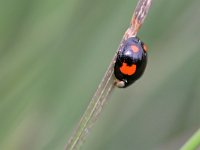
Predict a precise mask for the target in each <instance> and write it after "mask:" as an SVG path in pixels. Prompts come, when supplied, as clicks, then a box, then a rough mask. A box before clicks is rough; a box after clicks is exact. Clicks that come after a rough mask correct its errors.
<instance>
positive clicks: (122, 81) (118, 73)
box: [114, 37, 147, 88]
mask: <svg viewBox="0 0 200 150" xmlns="http://www.w3.org/2000/svg"><path fill="white" fill-rule="evenodd" d="M146 64H147V46H146V45H145V44H144V43H143V42H142V41H140V39H139V38H138V37H130V38H128V39H127V40H125V41H124V42H123V43H122V46H121V47H120V49H119V51H118V53H117V57H116V62H115V65H114V74H115V77H116V79H117V81H116V85H117V87H119V88H125V87H127V86H129V85H131V84H132V83H133V82H135V81H136V80H137V79H138V78H140V77H141V76H142V74H143V73H144V70H145V68H146Z"/></svg>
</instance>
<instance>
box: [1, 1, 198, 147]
mask: <svg viewBox="0 0 200 150" xmlns="http://www.w3.org/2000/svg"><path fill="white" fill-rule="evenodd" d="M136 3H137V1H136V0H101V1H100V0H29V1H27V0H1V1H0V70H1V71H0V149H1V150H59V149H63V148H64V145H65V143H66V141H67V139H68V138H69V136H70V135H71V133H72V131H73V129H74V127H75V126H76V124H77V123H78V121H79V119H80V117H81V115H82V114H83V112H84V110H85V108H86V107H87V104H88V103H89V101H90V99H91V97H92V95H93V93H94V92H95V90H96V88H97V86H98V84H99V82H100V81H101V78H102V77H103V74H104V72H105V71H106V68H107V66H108V64H109V63H110V61H111V58H112V57H113V55H114V53H115V51H116V49H117V47H118V44H119V42H120V40H121V38H122V35H123V33H124V31H125V30H126V29H127V27H128V25H129V22H130V19H131V16H132V13H133V9H134V8H135V5H136ZM199 5H200V1H199V0H191V1H188V0H176V1H175V0H154V1H153V5H152V7H151V9H150V13H149V15H148V17H147V19H146V21H145V23H144V25H143V27H142V28H141V30H140V33H139V37H140V38H141V39H142V40H143V41H144V42H145V43H146V44H147V45H148V47H149V61H148V65H147V69H146V71H145V74H144V75H143V77H142V78H141V79H140V80H139V81H137V82H136V83H135V84H134V85H133V86H131V87H129V88H127V89H115V91H114V93H113V94H112V96H111V98H110V99H109V102H108V103H107V105H106V107H105V109H104V112H103V114H102V115H101V116H100V118H99V120H98V121H97V122H96V124H95V126H94V128H93V130H92V132H91V133H90V135H89V136H88V138H87V140H86V142H85V144H84V145H83V147H82V149H83V150H176V149H179V147H180V146H181V145H182V144H183V143H184V142H185V141H186V140H187V138H188V137H190V136H191V135H192V134H193V132H194V131H195V130H196V129H197V128H198V127H200V92H199V91H200V69H199V68H200V67H199V65H200V40H199V39H200V30H199V27H200V19H199V16H200V9H199Z"/></svg>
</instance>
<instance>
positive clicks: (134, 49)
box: [131, 45, 139, 53]
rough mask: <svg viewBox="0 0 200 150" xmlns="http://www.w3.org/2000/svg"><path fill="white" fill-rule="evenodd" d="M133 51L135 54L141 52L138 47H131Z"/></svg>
mask: <svg viewBox="0 0 200 150" xmlns="http://www.w3.org/2000/svg"><path fill="white" fill-rule="evenodd" d="M131 49H132V51H133V52H134V53H137V52H138V51H139V48H138V47H137V46H136V45H131Z"/></svg>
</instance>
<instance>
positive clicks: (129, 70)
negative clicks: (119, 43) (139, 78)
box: [120, 63, 136, 76]
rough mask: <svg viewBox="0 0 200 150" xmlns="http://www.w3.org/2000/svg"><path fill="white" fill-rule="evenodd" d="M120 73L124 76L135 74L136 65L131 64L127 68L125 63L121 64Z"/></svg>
mask: <svg viewBox="0 0 200 150" xmlns="http://www.w3.org/2000/svg"><path fill="white" fill-rule="evenodd" d="M120 71H121V72H122V73H123V74H125V75H129V76H131V75H133V74H134V73H135V72H136V65H135V64H132V65H131V66H128V65H127V63H123V64H122V66H121V67H120Z"/></svg>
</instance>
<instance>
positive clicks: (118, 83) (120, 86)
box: [115, 79, 126, 88]
mask: <svg viewBox="0 0 200 150" xmlns="http://www.w3.org/2000/svg"><path fill="white" fill-rule="evenodd" d="M125 83H126V81H120V80H117V79H116V80H115V85H116V86H117V87H118V88H124V87H125Z"/></svg>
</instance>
